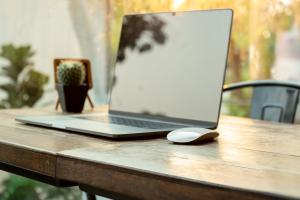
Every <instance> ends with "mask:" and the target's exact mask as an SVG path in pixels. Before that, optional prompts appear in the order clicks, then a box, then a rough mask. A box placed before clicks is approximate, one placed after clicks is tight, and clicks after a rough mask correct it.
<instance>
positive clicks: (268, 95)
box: [223, 80, 300, 123]
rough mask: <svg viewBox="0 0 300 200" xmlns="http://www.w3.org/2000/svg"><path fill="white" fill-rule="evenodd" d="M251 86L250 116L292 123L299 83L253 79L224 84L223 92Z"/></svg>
mask: <svg viewBox="0 0 300 200" xmlns="http://www.w3.org/2000/svg"><path fill="white" fill-rule="evenodd" d="M247 87H251V88H253V92H252V98H251V105H250V117H251V118H254V119H261V120H267V121H276V122H285V123H294V120H295V114H296V110H297V105H298V103H299V93H300V83H296V82H289V81H277V80H255V81H246V82H240V83H234V84H230V85H225V86H224V89H223V92H228V91H233V90H237V89H242V88H247Z"/></svg>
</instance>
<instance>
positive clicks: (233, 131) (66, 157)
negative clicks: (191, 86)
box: [57, 117, 300, 199]
mask: <svg viewBox="0 0 300 200" xmlns="http://www.w3.org/2000/svg"><path fill="white" fill-rule="evenodd" d="M299 128H300V126H299V125H287V124H277V123H270V122H261V121H255V120H250V119H241V118H234V117H222V119H221V122H220V126H219V129H218V131H219V133H220V137H219V138H218V140H217V141H216V142H214V143H210V144H206V145H193V146H186V145H173V144H171V143H169V142H168V141H166V140H165V139H164V138H163V139H152V140H139V141H126V142H105V143H103V142H101V143H99V146H98V147H87V148H81V149H73V150H67V151H62V152H59V153H58V154H59V155H60V157H59V159H58V169H59V170H58V174H57V176H58V177H61V178H64V179H67V180H71V181H75V182H78V183H81V184H85V185H90V186H93V187H99V188H102V189H105V190H109V191H112V192H115V193H118V194H123V195H126V194H127V195H128V194H130V195H132V197H139V196H141V195H144V196H142V197H143V198H144V199H153V195H154V194H156V193H157V195H158V196H157V197H159V195H166V196H163V199H168V198H167V197H169V198H170V199H173V197H175V196H176V197H178V198H176V199H199V195H200V194H201V193H203V185H205V186H207V187H209V186H212V185H214V186H216V187H215V188H214V189H218V187H217V186H220V188H219V190H218V191H219V192H220V193H215V195H216V196H215V198H217V199H218V198H220V197H221V196H222V195H225V196H226V195H229V196H227V197H228V198H229V197H233V196H231V195H233V194H232V191H231V190H230V189H232V188H235V189H234V190H235V191H240V190H242V191H248V192H250V193H251V192H257V194H271V196H272V195H274V196H272V197H270V196H268V195H265V196H264V198H275V197H278V198H283V197H289V198H300V190H299V188H300V170H299V169H300V146H299V141H300V133H299V131H298V130H299ZM66 166H67V167H66ZM70 167H72V172H68V171H65V169H68V168H70ZM166 178H167V180H166ZM160 181H162V182H161V183H156V182H160ZM174 183H176V184H175V185H174ZM186 183H190V184H192V185H193V187H196V188H198V190H197V189H195V193H193V192H192V191H193V190H192V189H190V188H189V189H188V188H186V190H185V191H184V188H185V187H187V186H186ZM181 187H182V188H181ZM145 188H147V189H145ZM172 188H173V189H172ZM179 188H181V189H182V190H181V189H179ZM224 188H225V190H223V189H224ZM226 189H228V190H226ZM224 191H228V193H226V194H224ZM186 193H188V194H191V196H182V195H185V194H186ZM192 193H193V194H192ZM239 194H240V195H243V196H240V198H254V197H253V196H252V195H249V193H243V192H239ZM203 195H204V194H203ZM205 195H209V198H211V195H212V194H211V192H207V194H205ZM234 195H235V194H234ZM206 198H208V196H206V197H205V198H204V199H206ZM255 198H258V197H255ZM259 198H261V196H259ZM154 199H155V198H154Z"/></svg>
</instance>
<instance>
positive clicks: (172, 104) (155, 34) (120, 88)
mask: <svg viewBox="0 0 300 200" xmlns="http://www.w3.org/2000/svg"><path fill="white" fill-rule="evenodd" d="M231 18H232V12H231V10H214V11H191V12H182V13H176V15H172V14H171V13H159V14H141V15H127V16H125V17H124V18H123V25H122V32H121V39H120V44H119V50H118V58H117V62H116V71H115V82H114V85H113V89H112V94H111V99H110V100H111V102H110V110H114V111H124V112H130V113H141V114H153V115H162V116H168V117H175V118H184V119H191V120H199V121H209V122H216V121H217V120H218V114H219V107H220V101H221V95H222V86H223V79H224V73H225V66H226V59H227V48H228V43H229V38H230V29H231Z"/></svg>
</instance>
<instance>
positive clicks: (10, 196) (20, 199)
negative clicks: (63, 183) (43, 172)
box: [0, 175, 81, 200]
mask: <svg viewBox="0 0 300 200" xmlns="http://www.w3.org/2000/svg"><path fill="white" fill-rule="evenodd" d="M3 186H4V187H5V190H4V191H3V192H2V194H1V195H0V200H53V199H61V200H79V199H81V192H80V191H79V190H75V189H73V188H56V187H53V186H50V185H48V184H44V183H40V182H37V181H32V180H30V179H27V178H23V177H21V176H16V175H11V177H10V178H9V179H6V180H5V181H4V182H3Z"/></svg>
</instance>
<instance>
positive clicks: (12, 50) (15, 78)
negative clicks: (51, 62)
mask: <svg viewBox="0 0 300 200" xmlns="http://www.w3.org/2000/svg"><path fill="white" fill-rule="evenodd" d="M34 54H35V53H34V51H32V49H31V47H30V46H29V45H27V46H19V47H16V46H14V45H12V44H7V45H3V46H2V47H1V52H0V57H1V58H3V59H4V60H5V61H7V64H6V65H4V66H2V68H1V71H0V75H2V76H4V77H6V78H7V79H8V81H7V82H5V83H2V84H1V85H0V89H1V90H2V91H4V92H5V93H6V95H7V96H6V98H5V99H2V100H1V101H0V108H21V107H25V106H28V107H32V106H34V104H35V103H36V102H37V101H38V100H39V99H40V98H41V97H42V96H43V94H44V89H43V86H44V85H45V84H46V83H47V82H48V76H47V75H45V74H42V73H41V72H39V71H37V70H35V69H33V63H32V62H31V61H30V58H31V57H32V56H33V55H34Z"/></svg>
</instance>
